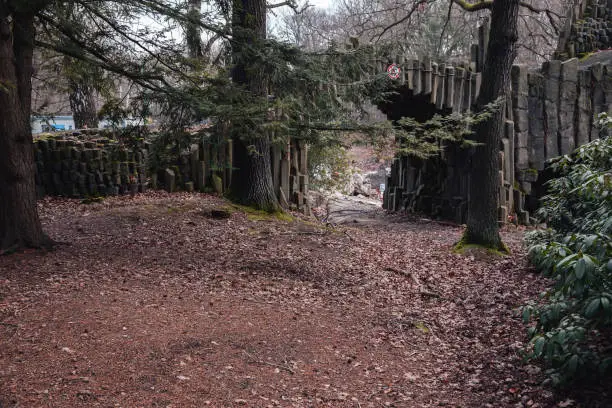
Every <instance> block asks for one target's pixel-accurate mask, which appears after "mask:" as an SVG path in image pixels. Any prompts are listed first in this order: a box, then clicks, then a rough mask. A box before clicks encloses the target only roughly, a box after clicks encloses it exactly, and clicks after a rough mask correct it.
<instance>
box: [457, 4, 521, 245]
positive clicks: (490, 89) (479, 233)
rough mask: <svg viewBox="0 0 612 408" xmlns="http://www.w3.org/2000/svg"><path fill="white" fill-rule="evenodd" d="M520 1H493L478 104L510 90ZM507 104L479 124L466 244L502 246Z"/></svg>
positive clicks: (473, 159) (495, 98)
mask: <svg viewBox="0 0 612 408" xmlns="http://www.w3.org/2000/svg"><path fill="white" fill-rule="evenodd" d="M518 13H519V0H505V1H495V2H493V5H492V9H491V31H490V36H489V38H490V40H489V46H488V48H487V56H486V60H485V64H484V71H483V75H482V86H481V88H480V96H479V97H478V100H477V101H476V105H477V107H483V106H484V105H486V104H487V103H491V102H493V101H495V100H497V99H498V98H502V100H503V101H504V105H505V99H506V95H507V94H508V92H509V90H510V84H511V82H510V71H511V69H512V63H513V61H514V58H515V56H516V41H517V39H518V31H517V22H518ZM504 112H505V106H502V108H501V109H500V110H499V111H497V112H496V113H495V114H494V115H493V116H492V117H491V118H490V119H489V120H487V121H485V122H482V123H480V124H479V125H477V126H476V129H475V136H474V139H475V140H476V141H477V142H479V143H481V145H480V146H477V147H476V148H475V152H474V154H473V156H472V171H471V175H470V200H469V206H468V220H467V230H466V232H465V236H464V239H463V241H464V243H467V244H478V245H483V246H486V247H490V248H495V249H502V248H503V244H502V241H501V237H500V235H499V224H498V217H499V215H498V213H499V194H500V181H501V180H500V178H499V170H500V160H499V152H500V144H501V139H502V132H503V131H504Z"/></svg>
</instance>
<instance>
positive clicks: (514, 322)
mask: <svg viewBox="0 0 612 408" xmlns="http://www.w3.org/2000/svg"><path fill="white" fill-rule="evenodd" d="M224 205H225V203H224V202H223V201H221V200H219V199H217V198H214V197H210V196H205V195H174V196H171V197H170V196H166V195H163V194H159V193H155V194H148V195H146V196H137V197H136V198H135V199H129V198H112V199H108V200H105V201H104V203H102V204H94V205H81V204H78V202H75V201H69V200H46V201H45V202H44V203H42V204H41V212H42V214H43V219H44V223H45V227H46V230H47V231H48V232H49V233H50V234H51V236H52V237H53V238H54V239H55V240H58V241H63V242H66V243H68V245H62V246H60V247H59V248H58V249H57V250H56V251H54V252H52V253H47V254H42V253H31V252H30V253H19V254H13V255H11V256H5V257H1V258H0V322H1V324H0V340H1V343H2V344H1V347H0V406H1V407H3V408H4V407H17V406H19V407H203V406H213V407H239V406H248V407H268V406H279V407H439V406H448V407H552V406H555V402H554V398H553V395H552V393H551V392H550V391H549V390H547V389H543V388H542V387H541V386H540V385H539V384H540V383H541V380H542V377H541V374H540V373H539V369H538V368H537V367H533V366H525V365H523V364H522V363H521V359H520V356H519V351H520V348H521V347H522V344H523V341H524V328H523V327H522V325H521V323H520V321H519V319H517V318H516V312H515V308H516V307H518V306H519V305H521V304H522V303H524V302H525V301H526V300H527V299H528V298H534V297H536V296H537V294H538V293H539V292H540V291H541V290H542V289H543V288H544V282H543V280H542V279H541V278H539V277H537V276H536V275H533V274H532V273H531V272H530V270H529V269H527V268H526V266H525V264H524V261H523V260H522V259H523V257H522V253H521V248H520V239H521V237H520V235H519V234H518V233H511V232H509V233H507V234H506V235H505V239H506V241H507V242H508V243H509V245H510V247H511V248H512V249H513V250H514V252H515V254H516V255H515V256H513V257H508V258H504V259H490V258H488V257H486V256H474V255H466V256H461V255H456V254H452V253H451V251H450V248H451V246H452V244H453V242H454V241H456V240H457V239H458V238H459V236H460V234H461V230H460V229H459V228H456V227H448V226H440V225H437V224H433V223H411V222H404V223H394V224H388V225H386V226H384V227H381V226H378V225H372V226H367V225H361V226H360V225H359V223H357V224H356V226H355V227H351V228H342V229H339V230H336V231H327V230H324V229H321V228H320V227H317V226H315V225H313V224H311V223H309V222H301V221H293V222H287V221H278V220H269V219H265V218H263V217H261V216H259V215H257V214H251V215H248V216H247V215H245V214H243V213H239V212H236V213H234V214H232V215H231V218H229V219H214V218H211V217H210V216H209V215H210V210H211V209H214V208H220V207H223V206H224Z"/></svg>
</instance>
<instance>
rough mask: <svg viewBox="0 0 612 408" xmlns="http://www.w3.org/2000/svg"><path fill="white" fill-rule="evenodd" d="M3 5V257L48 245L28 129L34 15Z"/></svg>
mask: <svg viewBox="0 0 612 408" xmlns="http://www.w3.org/2000/svg"><path fill="white" fill-rule="evenodd" d="M8 7H9V6H7V4H6V2H4V3H2V4H0V106H1V107H2V108H1V109H0V152H2V160H0V253H1V251H4V250H7V249H17V248H22V247H35V248H38V247H42V246H45V245H47V244H49V240H48V238H47V237H46V236H45V234H44V233H43V230H42V225H41V222H40V219H39V217H38V212H37V207H36V184H35V177H34V174H35V166H34V146H33V141H32V131H31V128H30V112H31V103H32V73H33V64H32V58H33V50H34V37H35V29H34V15H33V14H19V13H13V12H11V10H10V9H9V8H8Z"/></svg>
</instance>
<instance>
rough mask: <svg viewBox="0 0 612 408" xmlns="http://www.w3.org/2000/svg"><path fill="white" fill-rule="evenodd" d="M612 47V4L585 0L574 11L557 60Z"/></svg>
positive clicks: (571, 10) (567, 25)
mask: <svg viewBox="0 0 612 408" xmlns="http://www.w3.org/2000/svg"><path fill="white" fill-rule="evenodd" d="M611 46H612V1H611V0H581V1H578V2H577V3H576V4H575V5H574V7H573V8H571V9H570V16H569V18H568V19H567V22H566V26H565V28H564V29H563V31H562V33H561V36H560V41H559V47H558V49H557V52H556V55H555V59H559V60H566V59H570V58H574V57H579V58H582V57H584V56H585V55H586V54H589V53H592V52H595V51H597V50H607V49H609V48H610V47H611Z"/></svg>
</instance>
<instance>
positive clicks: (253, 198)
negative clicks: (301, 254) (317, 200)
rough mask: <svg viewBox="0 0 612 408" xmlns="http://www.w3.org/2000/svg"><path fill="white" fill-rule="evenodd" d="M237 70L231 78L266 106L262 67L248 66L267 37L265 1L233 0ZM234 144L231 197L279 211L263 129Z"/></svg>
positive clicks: (233, 51)
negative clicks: (252, 51)
mask: <svg viewBox="0 0 612 408" xmlns="http://www.w3.org/2000/svg"><path fill="white" fill-rule="evenodd" d="M232 30H233V38H234V42H233V49H232V53H233V56H234V64H235V65H234V69H233V71H232V79H233V80H234V82H235V83H237V84H240V85H243V86H244V88H245V89H246V90H247V91H248V92H251V93H252V94H253V95H254V96H256V97H260V98H261V100H262V103H265V101H266V99H265V98H266V97H267V86H266V80H265V75H264V72H263V70H262V69H261V68H258V67H253V66H249V65H248V63H249V61H247V60H246V58H245V55H246V54H247V53H246V52H245V51H246V49H247V47H253V46H255V47H256V46H258V45H259V44H261V43H262V42H263V40H264V39H265V38H266V1H265V0H234V2H233V9H232ZM249 132H250V134H244V135H241V136H242V137H240V138H239V139H238V140H236V141H235V143H234V147H235V150H234V158H235V167H237V170H236V171H235V172H234V175H233V176H232V196H233V197H234V198H236V199H237V200H238V201H239V202H241V203H243V204H246V205H250V206H254V207H256V208H259V209H262V210H266V211H276V210H279V209H280V207H279V204H278V199H277V198H276V194H275V192H274V183H273V181H272V170H271V160H270V139H269V136H268V135H267V134H266V133H265V132H263V131H262V129H251V130H249Z"/></svg>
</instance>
